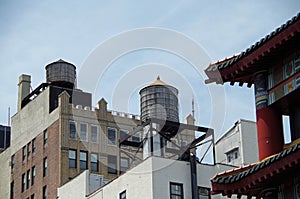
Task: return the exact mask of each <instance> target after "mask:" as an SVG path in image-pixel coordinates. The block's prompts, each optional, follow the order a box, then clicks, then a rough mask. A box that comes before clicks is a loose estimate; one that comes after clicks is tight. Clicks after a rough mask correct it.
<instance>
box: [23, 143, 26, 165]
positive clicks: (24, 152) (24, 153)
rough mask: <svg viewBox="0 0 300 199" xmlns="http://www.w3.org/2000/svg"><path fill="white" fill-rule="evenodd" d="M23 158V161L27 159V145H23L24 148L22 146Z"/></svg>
mask: <svg viewBox="0 0 300 199" xmlns="http://www.w3.org/2000/svg"><path fill="white" fill-rule="evenodd" d="M22 154H23V155H22V160H23V162H24V161H25V159H26V146H23V148H22Z"/></svg>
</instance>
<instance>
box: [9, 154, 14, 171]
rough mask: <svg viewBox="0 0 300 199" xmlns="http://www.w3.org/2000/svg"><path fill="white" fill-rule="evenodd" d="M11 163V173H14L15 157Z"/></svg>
mask: <svg viewBox="0 0 300 199" xmlns="http://www.w3.org/2000/svg"><path fill="white" fill-rule="evenodd" d="M10 162H11V172H13V170H14V167H15V155H12V156H11V158H10Z"/></svg>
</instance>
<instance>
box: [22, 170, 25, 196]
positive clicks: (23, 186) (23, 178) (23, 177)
mask: <svg viewBox="0 0 300 199" xmlns="http://www.w3.org/2000/svg"><path fill="white" fill-rule="evenodd" d="M25 184H26V179H25V173H23V174H22V192H24V191H25Z"/></svg>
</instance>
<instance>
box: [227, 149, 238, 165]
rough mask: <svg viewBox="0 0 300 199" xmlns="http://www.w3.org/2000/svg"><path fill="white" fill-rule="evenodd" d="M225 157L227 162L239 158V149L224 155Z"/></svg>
mask: <svg viewBox="0 0 300 199" xmlns="http://www.w3.org/2000/svg"><path fill="white" fill-rule="evenodd" d="M226 156H227V162H228V163H229V162H232V161H233V160H235V159H238V158H239V148H235V149H233V150H231V151H229V152H227V153H226Z"/></svg>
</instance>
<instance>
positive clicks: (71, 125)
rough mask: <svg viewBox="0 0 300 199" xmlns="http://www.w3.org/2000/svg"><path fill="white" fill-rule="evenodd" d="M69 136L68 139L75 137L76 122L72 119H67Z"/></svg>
mask: <svg viewBox="0 0 300 199" xmlns="http://www.w3.org/2000/svg"><path fill="white" fill-rule="evenodd" d="M69 130H70V134H69V138H70V139H76V122H74V121H69Z"/></svg>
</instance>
